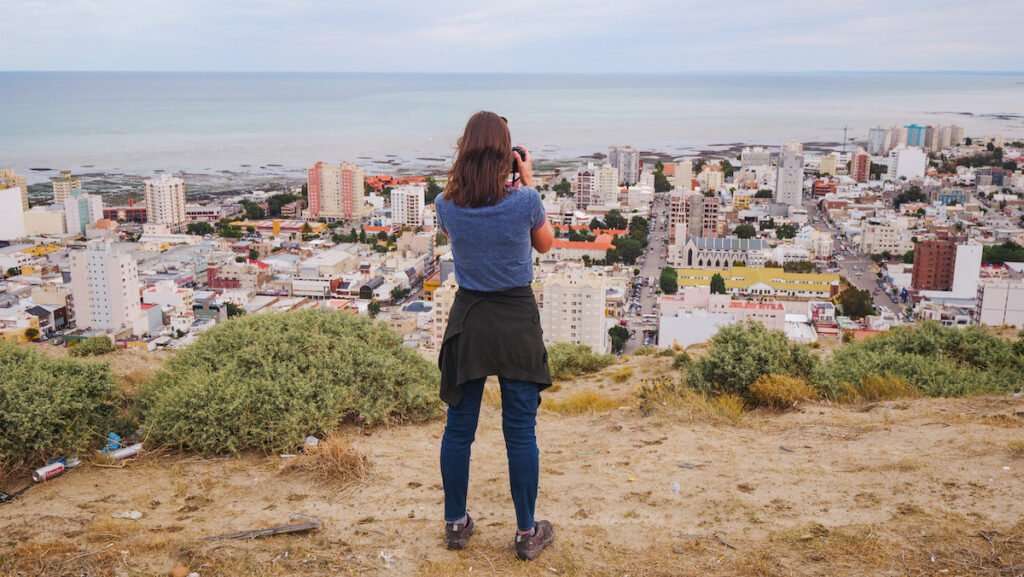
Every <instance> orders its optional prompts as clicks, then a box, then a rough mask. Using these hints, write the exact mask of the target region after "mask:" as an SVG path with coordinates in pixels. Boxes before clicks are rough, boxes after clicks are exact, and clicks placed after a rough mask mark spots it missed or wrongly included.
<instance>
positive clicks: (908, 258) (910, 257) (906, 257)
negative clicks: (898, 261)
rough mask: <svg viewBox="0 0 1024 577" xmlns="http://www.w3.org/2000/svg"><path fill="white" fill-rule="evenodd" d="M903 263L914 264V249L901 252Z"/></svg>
mask: <svg viewBox="0 0 1024 577" xmlns="http://www.w3.org/2000/svg"><path fill="white" fill-rule="evenodd" d="M903 264H914V249H910V250H908V251H907V252H905V253H903Z"/></svg>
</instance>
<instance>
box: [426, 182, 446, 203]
mask: <svg viewBox="0 0 1024 577" xmlns="http://www.w3.org/2000/svg"><path fill="white" fill-rule="evenodd" d="M425 182H426V183H427V187H426V189H425V190H424V193H423V201H424V202H426V203H427V204H434V199H436V198H437V197H438V195H440V194H441V193H442V192H444V189H443V188H441V185H440V184H438V183H437V181H436V180H434V177H433V176H428V177H427V178H426V179H425Z"/></svg>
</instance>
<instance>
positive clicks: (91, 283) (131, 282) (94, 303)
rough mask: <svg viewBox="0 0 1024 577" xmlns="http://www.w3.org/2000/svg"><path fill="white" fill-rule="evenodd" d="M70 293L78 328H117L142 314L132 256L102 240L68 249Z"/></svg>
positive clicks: (123, 326) (136, 271) (124, 325)
mask: <svg viewBox="0 0 1024 577" xmlns="http://www.w3.org/2000/svg"><path fill="white" fill-rule="evenodd" d="M71 294H72V297H73V298H74V303H75V305H74V306H75V319H76V322H77V323H78V326H79V327H81V328H89V329H98V330H110V331H118V330H121V329H123V328H127V327H132V326H133V324H134V323H135V322H136V320H137V319H138V318H139V317H140V316H141V315H142V306H141V305H140V303H139V271H138V268H137V266H136V264H135V259H134V258H132V256H131V255H128V254H120V253H118V252H117V251H115V250H114V246H113V244H112V243H110V242H106V241H91V242H89V243H87V245H86V247H85V249H83V250H74V251H71Z"/></svg>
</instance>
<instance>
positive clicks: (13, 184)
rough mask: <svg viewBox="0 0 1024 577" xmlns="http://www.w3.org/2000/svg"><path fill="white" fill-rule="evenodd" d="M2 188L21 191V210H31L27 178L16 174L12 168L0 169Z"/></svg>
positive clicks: (0, 186)
mask: <svg viewBox="0 0 1024 577" xmlns="http://www.w3.org/2000/svg"><path fill="white" fill-rule="evenodd" d="M0 188H17V189H18V190H20V191H21V210H22V211H25V210H28V209H29V206H28V181H27V180H25V177H24V176H22V175H20V174H18V173H16V172H14V169H11V168H0Z"/></svg>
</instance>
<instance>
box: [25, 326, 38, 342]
mask: <svg viewBox="0 0 1024 577" xmlns="http://www.w3.org/2000/svg"><path fill="white" fill-rule="evenodd" d="M25 338H26V339H28V340H30V341H34V340H36V339H37V338H39V329H34V328H27V329H25Z"/></svg>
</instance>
